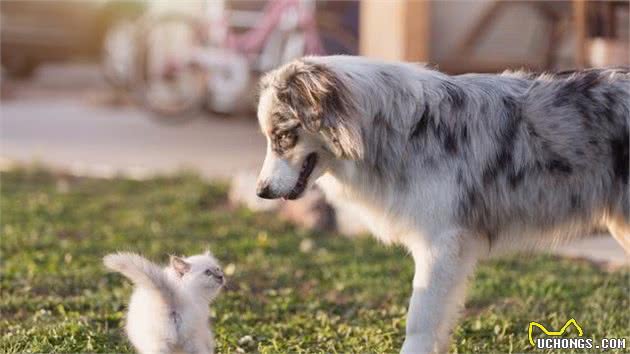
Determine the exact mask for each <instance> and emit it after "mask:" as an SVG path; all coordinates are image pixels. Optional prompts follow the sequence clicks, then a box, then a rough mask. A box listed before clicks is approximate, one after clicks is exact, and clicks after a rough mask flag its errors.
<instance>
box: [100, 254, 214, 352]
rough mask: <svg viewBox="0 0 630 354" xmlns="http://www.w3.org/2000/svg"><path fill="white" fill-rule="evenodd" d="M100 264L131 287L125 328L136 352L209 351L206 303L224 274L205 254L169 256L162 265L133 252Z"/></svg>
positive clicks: (210, 340)
mask: <svg viewBox="0 0 630 354" xmlns="http://www.w3.org/2000/svg"><path fill="white" fill-rule="evenodd" d="M103 263H104V264H105V266H106V267H107V268H109V269H111V270H114V271H116V272H119V273H121V274H123V275H124V276H125V277H127V278H129V279H130V280H131V281H132V282H133V283H134V285H135V289H134V291H133V294H132V295H131V301H130V302H129V311H128V313H127V325H126V332H127V335H128V336H129V340H130V341H131V343H132V344H133V345H134V347H135V348H136V350H138V352H140V353H142V354H157V353H196V354H206V353H213V352H214V338H213V335H212V332H211V330H210V327H209V324H208V317H209V315H210V312H209V309H208V304H209V303H210V302H212V300H213V299H214V298H215V297H216V296H217V295H218V293H219V291H220V290H221V288H222V287H223V285H224V284H225V278H224V276H223V271H222V270H221V268H220V266H219V263H218V262H217V260H216V259H215V258H214V257H213V256H212V254H211V253H210V252H206V253H204V254H201V255H195V256H191V257H188V258H179V257H175V256H171V259H170V264H169V266H167V267H164V268H161V267H159V266H158V265H156V264H155V263H152V262H151V261H149V260H147V259H145V258H144V257H142V256H139V255H137V254H134V253H115V254H109V255H107V256H105V258H103Z"/></svg>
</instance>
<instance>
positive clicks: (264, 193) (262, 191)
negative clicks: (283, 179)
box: [256, 184, 273, 199]
mask: <svg viewBox="0 0 630 354" xmlns="http://www.w3.org/2000/svg"><path fill="white" fill-rule="evenodd" d="M256 195H257V196H258V197H260V198H264V199H273V193H271V188H270V187H269V185H268V184H263V185H258V188H256Z"/></svg>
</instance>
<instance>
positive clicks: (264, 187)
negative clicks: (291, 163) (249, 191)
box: [256, 153, 317, 200]
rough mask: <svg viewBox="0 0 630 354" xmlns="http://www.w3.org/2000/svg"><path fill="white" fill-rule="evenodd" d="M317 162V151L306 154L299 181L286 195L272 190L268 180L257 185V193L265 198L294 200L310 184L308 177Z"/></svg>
mask: <svg viewBox="0 0 630 354" xmlns="http://www.w3.org/2000/svg"><path fill="white" fill-rule="evenodd" d="M316 164H317V154H316V153H310V154H309V155H308V156H306V158H305V159H304V162H302V167H301V168H300V174H299V176H298V179H297V181H296V182H295V185H294V186H293V188H292V189H291V191H289V193H287V194H286V195H277V194H276V192H274V191H273V190H272V188H271V185H270V183H269V182H268V181H266V182H264V183H260V184H258V186H257V187H256V195H258V197H260V198H263V199H276V198H280V197H282V198H284V199H289V200H293V199H297V198H299V197H301V196H302V194H303V193H304V190H305V189H306V187H307V186H308V179H309V177H310V176H311V174H312V173H313V170H314V169H315V165H316Z"/></svg>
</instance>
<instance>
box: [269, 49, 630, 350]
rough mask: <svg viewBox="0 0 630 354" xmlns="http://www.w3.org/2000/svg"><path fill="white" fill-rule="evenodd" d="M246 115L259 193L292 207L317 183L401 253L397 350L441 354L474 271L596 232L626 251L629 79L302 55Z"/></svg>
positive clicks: (619, 72)
mask: <svg viewBox="0 0 630 354" xmlns="http://www.w3.org/2000/svg"><path fill="white" fill-rule="evenodd" d="M258 119H259V122H260V126H261V128H262V131H263V132H264V134H265V135H266V137H267V142H268V147H267V156H266V158H265V161H264V164H263V167H262V171H261V172H260V176H259V180H258V195H259V196H260V197H263V198H280V197H283V198H287V199H295V198H299V197H300V196H301V195H302V193H303V192H304V190H305V188H307V187H308V186H310V185H311V184H313V183H314V181H315V180H316V179H318V178H319V177H321V176H324V175H325V178H321V180H326V182H328V183H325V184H327V185H329V186H328V187H331V186H330V184H331V183H334V184H335V185H334V186H332V187H335V188H332V189H334V190H336V191H338V192H339V193H341V195H340V196H339V195H338V196H337V197H342V198H345V199H347V200H351V201H353V202H355V203H356V205H357V206H358V208H359V209H360V210H361V217H363V218H364V219H365V221H366V223H367V224H368V226H369V227H370V230H371V231H372V232H373V233H374V234H375V235H376V236H377V237H378V238H379V239H381V240H382V241H384V242H388V243H389V242H396V243H400V244H402V245H404V246H405V247H407V248H408V249H409V251H410V253H411V255H412V256H413V259H414V261H415V276H414V279H413V293H412V296H411V300H410V304H409V312H408V318H407V328H406V339H405V342H404V345H403V348H402V351H403V352H413V353H426V352H443V351H445V350H446V349H447V348H448V344H449V335H450V331H451V329H452V327H453V325H454V324H455V321H456V319H457V312H458V310H459V309H460V308H461V306H462V304H463V299H464V293H465V290H466V283H467V282H466V280H467V278H468V277H469V276H470V274H471V273H472V272H473V270H474V266H475V264H476V263H477V261H478V260H479V259H482V258H484V257H486V256H488V255H494V254H498V253H502V251H506V250H513V249H515V248H520V249H522V248H528V247H532V246H537V245H549V244H550V243H551V244H553V243H557V242H559V241H562V240H566V239H571V238H575V237H578V236H580V235H584V234H588V233H589V232H592V231H594V230H597V229H608V230H609V231H610V232H611V233H612V234H613V236H614V237H615V238H616V239H617V240H618V241H619V242H620V243H621V244H622V245H623V247H624V248H625V249H626V250H627V251H628V250H630V189H629V185H628V166H629V164H630V161H629V157H628V141H629V130H628V129H629V127H630V74H629V72H628V70H624V69H608V70H606V69H591V70H586V71H582V72H574V73H559V74H556V75H552V74H544V75H533V74H527V73H504V74H502V75H485V74H469V75H460V76H448V75H445V74H443V73H440V72H438V71H435V70H431V69H427V68H425V67H423V66H420V65H415V64H405V63H393V62H381V61H376V60H370V59H366V58H361V57H349V56H330V57H306V58H303V59H300V60H296V61H294V62H291V63H289V64H287V65H285V66H283V67H281V68H279V69H277V70H275V71H273V72H271V73H269V74H267V75H266V76H265V77H264V78H263V79H262V81H261V92H260V102H259V107H258ZM326 187H327V186H324V189H325V190H326ZM332 189H331V190H332Z"/></svg>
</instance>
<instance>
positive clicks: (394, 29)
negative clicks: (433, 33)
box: [359, 0, 430, 61]
mask: <svg viewBox="0 0 630 354" xmlns="http://www.w3.org/2000/svg"><path fill="white" fill-rule="evenodd" d="M429 6H430V2H429V1H421V0H420V1H419V0H363V1H361V3H360V8H359V9H360V10H359V11H360V26H359V29H360V32H359V44H360V45H359V46H360V53H361V55H365V56H370V57H376V58H381V59H387V60H406V61H427V60H428V59H429V30H430V29H429Z"/></svg>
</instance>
